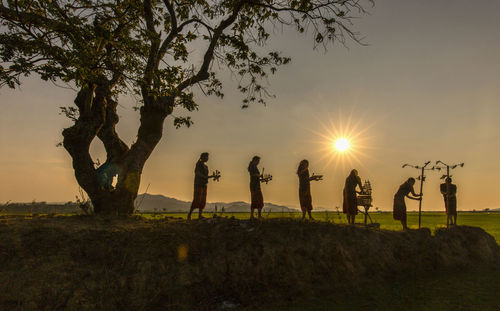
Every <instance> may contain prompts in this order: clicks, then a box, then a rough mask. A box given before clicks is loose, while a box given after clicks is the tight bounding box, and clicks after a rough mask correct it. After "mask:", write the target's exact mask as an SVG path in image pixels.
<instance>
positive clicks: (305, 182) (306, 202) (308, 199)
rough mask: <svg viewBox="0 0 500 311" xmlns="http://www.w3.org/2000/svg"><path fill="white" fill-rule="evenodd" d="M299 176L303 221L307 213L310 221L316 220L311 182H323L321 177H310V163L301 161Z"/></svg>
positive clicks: (298, 169) (298, 170)
mask: <svg viewBox="0 0 500 311" xmlns="http://www.w3.org/2000/svg"><path fill="white" fill-rule="evenodd" d="M297 175H299V201H300V209H301V210H302V220H304V219H305V218H306V212H307V214H309V219H311V220H314V218H313V217H312V215H311V211H312V209H313V207H312V196H311V183H310V181H311V180H321V176H314V174H313V176H309V161H307V160H302V161H300V164H299V167H298V168H297Z"/></svg>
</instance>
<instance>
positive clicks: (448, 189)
mask: <svg viewBox="0 0 500 311" xmlns="http://www.w3.org/2000/svg"><path fill="white" fill-rule="evenodd" d="M439 188H440V190H441V194H442V195H443V198H444V207H445V211H446V225H447V226H449V225H452V226H453V225H454V226H456V225H457V186H456V185H454V184H452V183H451V177H446V181H445V182H444V183H442V184H441V185H440V187H439Z"/></svg>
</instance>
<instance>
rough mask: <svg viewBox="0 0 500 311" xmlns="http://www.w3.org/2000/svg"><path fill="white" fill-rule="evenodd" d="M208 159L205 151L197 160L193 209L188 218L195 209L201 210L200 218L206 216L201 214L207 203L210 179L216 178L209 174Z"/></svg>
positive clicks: (189, 217)
mask: <svg viewBox="0 0 500 311" xmlns="http://www.w3.org/2000/svg"><path fill="white" fill-rule="evenodd" d="M207 161H208V152H203V153H202V154H201V155H200V159H199V160H198V162H196V167H195V169H194V194H193V202H192V203H191V209H190V210H189V214H188V220H190V219H191V213H192V212H193V210H195V209H198V210H199V214H198V218H204V217H203V216H201V214H202V212H203V209H204V208H205V205H206V203H207V184H208V179H209V178H214V176H208V166H207V165H206V164H205V163H206V162H207Z"/></svg>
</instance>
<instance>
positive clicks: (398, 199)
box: [392, 177, 422, 230]
mask: <svg viewBox="0 0 500 311" xmlns="http://www.w3.org/2000/svg"><path fill="white" fill-rule="evenodd" d="M413 185H415V178H413V177H410V178H408V180H407V181H406V182H404V183H403V184H402V185H401V186H399V189H398V192H396V194H395V195H394V205H393V212H392V216H393V218H394V220H400V221H401V225H403V230H408V226H407V223H406V203H405V197H407V198H409V199H412V200H417V201H419V200H422V193H420V194H416V193H415V190H414V189H413ZM410 193H411V194H412V195H413V197H411V196H410V195H409V194H410Z"/></svg>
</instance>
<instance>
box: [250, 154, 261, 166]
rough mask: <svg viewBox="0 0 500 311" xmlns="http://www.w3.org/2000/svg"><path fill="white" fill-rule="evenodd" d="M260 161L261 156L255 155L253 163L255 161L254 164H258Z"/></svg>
mask: <svg viewBox="0 0 500 311" xmlns="http://www.w3.org/2000/svg"><path fill="white" fill-rule="evenodd" d="M259 162H260V157H259V156H254V157H253V158H252V162H251V163H253V164H254V165H258V164H259Z"/></svg>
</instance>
